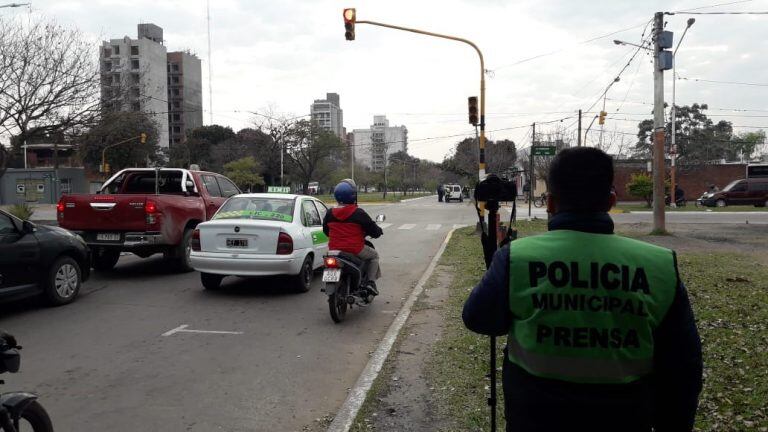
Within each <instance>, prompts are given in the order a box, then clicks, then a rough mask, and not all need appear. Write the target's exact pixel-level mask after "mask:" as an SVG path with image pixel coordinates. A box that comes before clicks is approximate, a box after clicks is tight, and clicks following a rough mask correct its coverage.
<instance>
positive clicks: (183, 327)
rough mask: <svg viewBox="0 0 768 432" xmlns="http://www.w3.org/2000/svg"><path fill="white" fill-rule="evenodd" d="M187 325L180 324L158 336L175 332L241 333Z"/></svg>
mask: <svg viewBox="0 0 768 432" xmlns="http://www.w3.org/2000/svg"><path fill="white" fill-rule="evenodd" d="M187 327H189V324H182V325H180V326H178V327H176V328H175V329H171V330H168V331H167V332H165V333H163V334H162V335H160V336H171V335H175V334H176V333H203V334H232V335H240V334H243V332H236V331H221V330H192V329H187Z"/></svg>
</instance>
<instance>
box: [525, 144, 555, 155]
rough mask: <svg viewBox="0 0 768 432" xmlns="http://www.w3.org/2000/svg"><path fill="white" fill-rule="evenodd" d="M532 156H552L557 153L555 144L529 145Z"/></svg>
mask: <svg viewBox="0 0 768 432" xmlns="http://www.w3.org/2000/svg"><path fill="white" fill-rule="evenodd" d="M531 152H532V153H533V155H534V156H554V155H555V153H557V147H555V146H534V147H531Z"/></svg>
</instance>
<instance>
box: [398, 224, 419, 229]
mask: <svg viewBox="0 0 768 432" xmlns="http://www.w3.org/2000/svg"><path fill="white" fill-rule="evenodd" d="M415 227H416V224H405V225H400V227H399V228H398V229H401V230H410V229H414V228H415Z"/></svg>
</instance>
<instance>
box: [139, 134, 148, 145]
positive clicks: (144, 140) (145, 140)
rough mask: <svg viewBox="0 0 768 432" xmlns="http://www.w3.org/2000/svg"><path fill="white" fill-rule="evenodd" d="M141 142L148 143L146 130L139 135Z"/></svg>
mask: <svg viewBox="0 0 768 432" xmlns="http://www.w3.org/2000/svg"><path fill="white" fill-rule="evenodd" d="M139 142H140V143H142V144H146V143H147V134H145V133H144V132H142V133H141V134H140V135H139Z"/></svg>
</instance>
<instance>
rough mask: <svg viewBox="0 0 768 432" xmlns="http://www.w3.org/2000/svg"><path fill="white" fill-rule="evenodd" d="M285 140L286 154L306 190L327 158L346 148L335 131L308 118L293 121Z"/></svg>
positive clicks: (294, 172)
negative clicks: (323, 127) (323, 128)
mask: <svg viewBox="0 0 768 432" xmlns="http://www.w3.org/2000/svg"><path fill="white" fill-rule="evenodd" d="M284 140H285V156H286V158H287V160H288V162H289V164H290V166H291V168H292V171H293V174H294V175H295V176H296V178H297V180H298V181H299V183H301V185H302V187H303V188H304V189H305V190H306V188H307V184H308V183H309V182H310V181H313V180H316V179H315V176H316V175H317V174H318V173H320V171H321V170H322V168H323V165H324V163H326V162H327V159H328V158H330V157H331V155H332V154H333V153H334V152H339V151H342V150H343V149H344V148H345V147H344V145H343V144H342V143H341V140H340V139H339V137H337V136H336V135H334V134H333V132H329V131H326V130H322V129H320V128H318V127H317V126H316V125H315V124H313V123H312V122H310V121H307V120H300V121H298V122H295V123H293V124H292V126H291V127H290V128H288V129H287V133H286V136H285V137H284Z"/></svg>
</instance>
